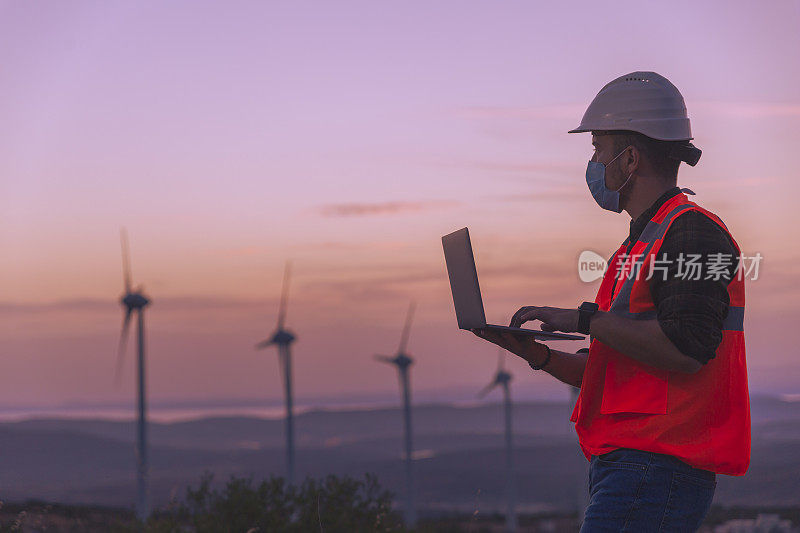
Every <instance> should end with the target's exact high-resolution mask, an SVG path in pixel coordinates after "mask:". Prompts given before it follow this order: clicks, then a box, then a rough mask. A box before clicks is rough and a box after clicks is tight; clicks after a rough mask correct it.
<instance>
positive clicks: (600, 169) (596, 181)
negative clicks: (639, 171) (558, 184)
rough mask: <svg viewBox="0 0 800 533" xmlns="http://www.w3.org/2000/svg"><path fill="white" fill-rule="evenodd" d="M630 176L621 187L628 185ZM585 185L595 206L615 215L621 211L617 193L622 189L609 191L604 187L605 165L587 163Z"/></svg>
mask: <svg viewBox="0 0 800 533" xmlns="http://www.w3.org/2000/svg"><path fill="white" fill-rule="evenodd" d="M627 149H628V148H627V147H626V148H625V150H627ZM625 150H623V151H621V152H620V153H618V154H617V155H616V156H615V157H614V159H612V160H611V161H609V162H608V164H609V165H610V164H611V163H613V162H614V161H615V160H616V159H617V157H619V156H621V155H622V154H624V153H625ZM631 176H633V173H631V175H630V176H628V179H627V180H625V183H623V184H622V187H625V185H627V184H628V182H629V181H630V179H631ZM586 185H588V186H589V192H591V193H592V196H593V197H594V201H595V202H597V205H599V206H600V207H602V208H603V209H608V210H609V211H613V212H615V213H619V212H621V211H622V208H621V207H620V206H619V191H621V190H622V187H620V188H619V189H617V190H611V189H609V188H608V187H606V165H604V164H603V163H598V162H596V161H589V164H588V165H587V166H586Z"/></svg>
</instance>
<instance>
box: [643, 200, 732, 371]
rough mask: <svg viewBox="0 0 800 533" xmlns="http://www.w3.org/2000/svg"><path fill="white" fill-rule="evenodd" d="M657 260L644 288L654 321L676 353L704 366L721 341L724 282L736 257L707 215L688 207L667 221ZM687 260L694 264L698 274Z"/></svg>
mask: <svg viewBox="0 0 800 533" xmlns="http://www.w3.org/2000/svg"><path fill="white" fill-rule="evenodd" d="M657 259H658V261H659V262H660V263H659V264H660V265H662V269H660V270H658V271H655V272H654V274H653V275H652V277H651V278H650V280H649V286H650V294H651V296H652V298H653V303H654V304H655V306H656V309H657V313H658V323H659V325H660V326H661V329H662V330H663V331H664V334H665V335H666V336H667V338H669V340H670V341H672V343H673V344H674V345H675V347H676V348H677V349H678V350H680V352H681V353H683V354H685V355H687V356H689V357H692V358H694V359H696V360H698V361H699V362H701V363H702V364H706V363H708V361H710V360H711V359H713V358H714V356H715V354H716V350H717V348H718V347H719V344H720V343H721V342H722V323H723V321H724V320H725V318H726V316H727V314H728V307H729V305H730V299H729V297H728V283H729V282H730V280H731V279H733V276H734V273H735V271H736V266H737V264H738V260H739V257H738V253H737V251H736V248H735V246H734V245H733V242H732V241H731V239H730V237H729V236H728V235H727V233H725V231H724V230H723V229H722V228H721V227H720V226H719V225H717V224H716V223H715V222H714V221H713V220H711V219H710V218H709V217H708V216H706V215H704V214H702V213H700V212H697V211H689V212H686V213H684V214H682V215H680V216H679V217H678V218H676V219H675V221H674V222H673V223H672V225H671V226H670V228H669V230H668V231H667V234H666V235H665V237H664V241H663V242H662V245H661V248H660V249H659V251H658V253H657ZM692 259H693V260H692ZM690 260H692V262H694V263H695V264H697V263H699V264H700V274H699V275H697V271H696V270H692V268H696V267H691V266H689V264H688V263H689V261H690ZM726 263H727V264H726ZM711 265H716V266H715V267H714V266H711ZM695 278H697V279H695ZM715 278H716V279H715Z"/></svg>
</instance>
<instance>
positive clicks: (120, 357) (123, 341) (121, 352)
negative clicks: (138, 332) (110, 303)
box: [114, 307, 133, 385]
mask: <svg viewBox="0 0 800 533" xmlns="http://www.w3.org/2000/svg"><path fill="white" fill-rule="evenodd" d="M132 314H133V309H131V308H130V307H129V308H128V309H127V310H126V311H125V318H124V319H123V320H122V332H121V334H120V336H119V346H118V347H117V367H116V370H115V371H114V382H115V383H116V384H117V385H119V383H120V379H121V378H122V363H123V361H124V360H125V348H126V347H127V345H128V331H129V330H130V325H131V315H132Z"/></svg>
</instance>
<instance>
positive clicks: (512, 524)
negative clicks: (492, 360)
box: [478, 348, 517, 532]
mask: <svg viewBox="0 0 800 533" xmlns="http://www.w3.org/2000/svg"><path fill="white" fill-rule="evenodd" d="M510 381H511V374H509V373H508V372H506V370H505V365H504V360H503V349H502V348H501V349H500V352H499V353H498V355H497V372H496V373H495V375H494V379H493V380H492V382H491V383H489V384H488V385H487V386H486V387H485V388H484V389H483V390H482V391H481V392H480V393H479V394H478V397H479V398H483V397H484V396H486V395H487V394H489V392H490V391H491V390H492V389H494V388H495V387H496V386H498V385H500V386H501V387H503V406H504V411H505V426H506V500H507V508H506V531H509V532H513V531H516V530H517V508H516V499H517V497H516V496H517V495H516V492H517V491H516V484H515V483H514V456H513V443H512V430H511V429H512V428H511V391H510V390H509V385H508V384H509V382H510Z"/></svg>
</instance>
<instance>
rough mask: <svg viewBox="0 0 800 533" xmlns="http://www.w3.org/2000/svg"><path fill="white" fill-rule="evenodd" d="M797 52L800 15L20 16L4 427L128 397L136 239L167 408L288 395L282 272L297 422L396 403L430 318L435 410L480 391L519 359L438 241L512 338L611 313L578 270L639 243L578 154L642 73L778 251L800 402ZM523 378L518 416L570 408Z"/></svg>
mask: <svg viewBox="0 0 800 533" xmlns="http://www.w3.org/2000/svg"><path fill="white" fill-rule="evenodd" d="M798 52H800V3H798V2H797V1H794V2H790V1H776V2H770V3H766V4H764V3H756V2H725V3H722V2H707V3H697V2H677V3H671V4H670V5H669V7H666V6H665V5H663V4H656V3H642V2H622V3H607V2H603V3H598V2H578V3H553V2H549V3H535V2H504V3H496V2H436V3H433V4H432V3H429V2H402V3H401V2H396V3H376V2H366V1H365V2H336V3H334V2H188V1H176V2H169V3H164V2H157V1H143V2H135V3H134V2H100V1H96V2H89V1H87V2H44V3H42V2H35V3H34V2H0V246H2V250H3V252H4V253H3V254H2V256H0V340H1V343H0V355H1V356H2V357H0V407H5V408H9V407H14V406H22V405H58V404H66V403H83V404H97V405H100V404H104V403H106V404H112V403H124V402H128V401H130V400H131V398H132V395H133V391H134V388H133V377H134V374H133V358H132V355H133V353H134V352H133V345H131V346H130V348H131V349H130V350H129V353H128V356H129V357H128V360H127V365H126V368H125V376H124V378H125V379H124V381H123V385H122V386H120V387H117V386H115V384H114V382H113V369H114V360H115V349H116V342H117V336H118V334H119V328H120V323H121V320H122V308H121V307H120V305H119V303H118V298H119V296H120V294H121V292H122V273H121V259H120V249H119V228H120V226H125V227H126V228H127V229H128V231H129V234H130V240H131V252H132V263H133V276H134V282H135V283H136V284H139V283H141V284H143V285H144V287H145V291H146V292H147V294H148V295H149V296H150V297H151V298H152V299H153V305H152V306H151V307H150V308H149V309H148V312H147V326H148V349H149V355H148V366H149V369H148V378H149V394H150V397H151V399H152V400H153V401H156V402H158V401H209V400H215V399H232V400H236V399H259V398H262V399H265V400H278V399H279V398H280V397H281V395H282V392H281V384H280V381H279V376H278V365H277V361H276V355H275V354H274V353H273V352H270V351H266V352H255V351H254V350H253V344H254V343H255V342H257V341H259V340H261V339H263V338H265V337H266V336H268V334H269V333H270V332H271V330H272V328H273V327H274V325H275V321H276V314H277V301H278V298H279V293H280V283H281V277H282V271H283V266H284V261H285V260H286V259H291V260H292V261H293V264H294V278H293V284H292V287H291V299H290V305H289V313H288V325H289V326H290V328H291V329H292V330H294V331H295V332H296V333H297V335H298V337H299V341H298V342H297V343H296V344H295V345H294V361H295V364H294V367H295V388H296V396H297V400H298V402H300V403H302V402H304V401H319V402H322V401H323V399H330V400H331V401H332V400H335V399H337V398H341V399H345V398H351V397H356V396H359V395H364V396H370V395H371V396H385V397H387V398H393V397H394V396H393V395H395V394H397V379H396V376H395V373H394V371H393V370H392V369H391V368H389V367H386V366H385V365H379V364H377V363H375V362H373V361H372V360H371V355H372V354H374V353H391V352H392V351H393V350H395V349H396V347H397V343H398V341H399V336H400V328H401V326H402V321H403V318H404V316H405V312H406V308H407V306H408V303H409V301H410V300H411V299H415V300H416V301H417V303H418V307H417V316H416V321H415V324H414V326H413V329H412V333H411V340H410V344H409V351H410V352H411V354H412V355H413V356H414V357H415V358H416V365H415V366H414V368H413V371H412V376H413V377H412V380H413V385H414V390H415V396H416V397H417V398H421V399H425V398H429V399H435V398H441V399H446V396H447V395H448V394H450V392H448V391H461V392H463V391H471V390H473V389H474V390H475V391H477V390H478V389H479V388H480V387H481V386H483V385H484V384H485V383H486V382H488V380H489V378H490V377H491V376H492V372H493V371H494V367H495V364H496V351H495V350H494V349H493V348H492V347H491V346H489V345H487V344H485V343H483V342H481V341H480V340H478V339H477V338H475V337H473V336H472V335H471V334H469V333H466V332H462V331H459V330H458V329H457V327H456V323H455V317H454V314H453V308H452V300H451V298H450V292H449V285H448V282H447V277H446V271H445V267H444V263H443V257H442V250H441V242H440V237H441V235H443V234H445V233H448V232H450V231H452V230H454V229H458V228H460V227H463V226H469V227H470V231H471V234H472V236H473V245H474V246H475V253H476V260H477V263H478V271H479V274H480V276H481V283H482V289H483V293H484V302H485V305H486V310H487V316H488V318H489V320H490V321H495V322H500V321H506V320H508V318H509V317H510V315H511V314H512V313H513V312H514V311H515V310H516V309H517V308H518V307H520V306H522V305H556V306H564V307H574V306H576V305H578V304H579V303H580V302H581V301H582V300H590V299H592V298H593V296H594V293H595V291H596V289H597V283H591V284H585V283H582V282H581V281H580V280H579V278H578V274H577V266H576V263H577V257H578V254H579V253H580V252H581V251H582V250H585V249H591V250H595V251H597V252H598V253H600V254H601V255H603V256H608V255H609V254H610V253H611V252H612V251H613V250H614V249H615V248H616V246H618V244H619V243H620V242H621V241H622V240H623V239H624V238H625V236H626V234H627V227H628V222H629V218H628V217H627V215H625V213H622V214H620V215H615V214H613V213H609V212H604V211H602V210H600V209H599V208H598V207H597V206H596V205H595V204H594V202H593V201H592V199H591V196H590V195H589V193H588V191H587V189H586V184H585V182H584V170H585V165H586V161H587V159H588V158H589V156H590V154H591V146H590V138H589V136H588V134H584V135H568V134H567V133H566V131H567V130H569V129H571V128H573V127H575V126H576V125H577V123H578V122H579V120H580V118H581V116H582V114H583V111H584V109H585V108H586V106H587V105H588V103H589V101H590V100H591V99H592V98H593V97H594V95H595V94H596V93H597V91H598V90H599V89H600V88H601V87H602V86H603V85H604V84H605V83H606V82H608V81H610V80H611V79H613V78H615V77H617V76H619V75H622V74H625V73H627V72H630V71H634V70H654V71H656V72H659V73H660V74H662V75H665V76H667V77H668V78H669V79H670V80H671V81H672V82H673V83H675V84H676V85H677V86H678V87H679V89H680V90H681V91H682V93H683V95H684V98H685V99H686V103H687V107H688V109H689V113H690V117H691V120H692V128H693V133H694V136H695V144H696V145H697V146H698V147H700V148H702V149H703V158H702V160H701V162H700V164H699V165H698V166H696V167H694V168H690V167H686V166H683V167H682V170H681V172H680V176H679V184H680V185H682V186H686V187H691V188H692V189H693V190H694V191H695V192H696V193H697V196H696V197H694V199H695V200H696V201H697V202H698V203H701V205H704V206H705V207H707V208H709V209H711V210H713V211H715V212H717V213H718V214H719V215H720V216H721V217H722V218H723V220H725V222H726V223H727V224H728V226H729V228H730V229H731V231H732V232H733V234H734V236H735V237H736V239H737V241H738V242H739V244H740V246H741V248H742V250H743V252H745V253H747V254H754V253H756V252H760V253H761V254H762V255H763V256H764V261H763V262H762V264H761V271H760V277H759V279H758V280H755V281H750V282H749V283H748V286H747V306H748V308H747V309H748V310H747V316H746V321H745V332H746V338H747V347H748V363H749V370H750V379H751V389H752V390H754V391H764V392H773V393H798V392H800V385H797V383H798V380H800V362H798V361H797V360H796V359H795V357H796V354H797V353H798V348H797V347H798V346H800V328H798V326H797V322H798V319H800V312H799V311H798V309H799V307H798V306H800V287H799V286H798V284H797V272H798V267H797V264H798V261H800V250H798V244H797V240H798V239H797V236H798V234H797V231H796V230H795V229H792V228H794V227H795V226H796V221H795V219H794V216H793V213H795V212H796V211H797V209H796V207H795V208H793V207H792V205H794V204H795V203H796V201H797V198H798V194H799V193H800V187H799V186H798V181H797V152H798V150H797V146H798V145H799V144H800V91H798V87H800V61H798ZM556 346H559V347H562V348H563V347H564V346H565V345H563V344H561V345H558V344H556ZM566 346H569V347H572V348H575V349H577V348H578V347H581V346H583V344H581V345H580V346H579V345H577V344H567V345H566ZM511 369H512V371H513V372H514V374H515V382H514V393H515V395H517V396H518V397H559V398H562V397H563V398H566V397H567V387H566V386H565V385H562V384H560V383H558V382H557V381H556V380H555V379H553V378H552V377H550V376H549V375H546V374H544V373H533V372H531V371H530V370H529V369H528V368H527V366H526V365H525V364H524V362H521V361H513V362H512V363H511ZM452 394H454V395H455V394H456V392H452Z"/></svg>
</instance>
